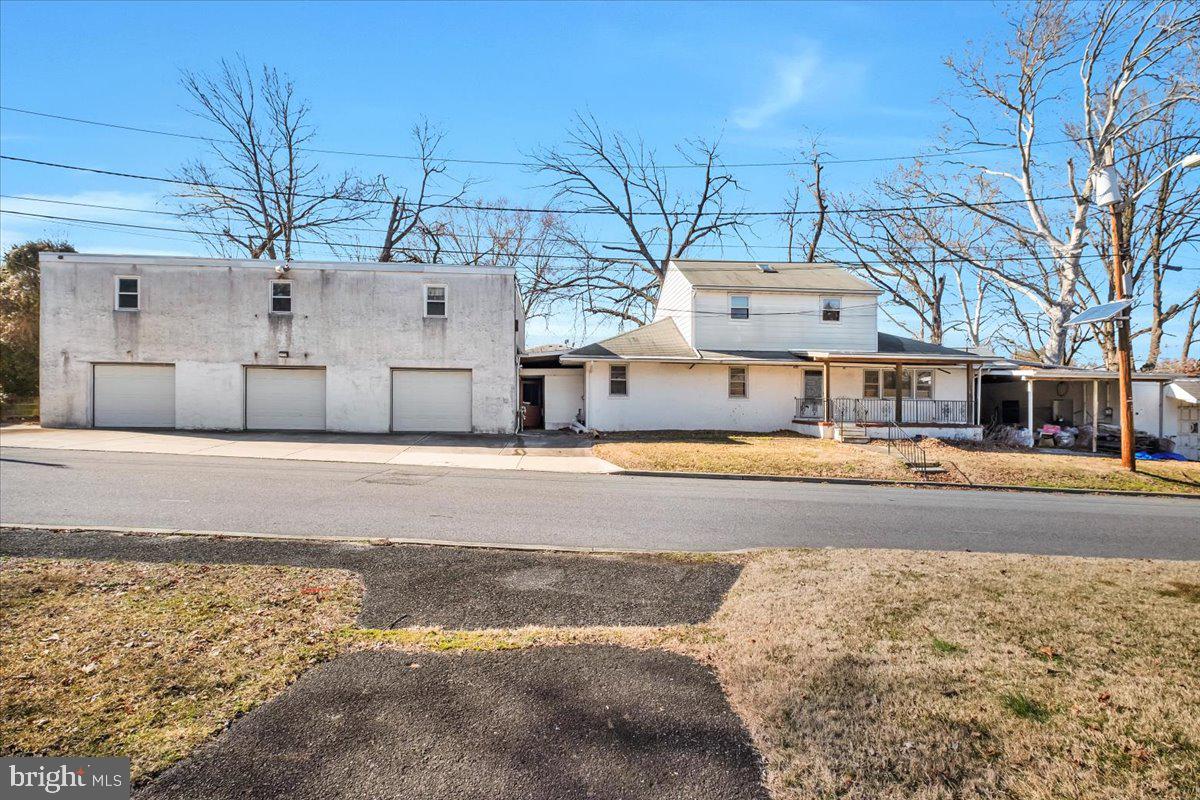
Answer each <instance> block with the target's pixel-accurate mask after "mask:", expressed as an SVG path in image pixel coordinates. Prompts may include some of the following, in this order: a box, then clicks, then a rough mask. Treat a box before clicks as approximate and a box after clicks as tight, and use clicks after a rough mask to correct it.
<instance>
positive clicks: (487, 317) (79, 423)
mask: <svg viewBox="0 0 1200 800" xmlns="http://www.w3.org/2000/svg"><path fill="white" fill-rule="evenodd" d="M41 274H42V278H41V280H42V301H41V309H42V310H41V415H42V424H43V425H44V426H47V427H89V426H95V427H114V428H121V427H137V428H181V429H197V430H328V431H352V432H388V431H463V432H468V431H469V432H478V433H508V432H512V431H513V430H514V429H515V427H516V421H517V409H518V401H517V377H516V376H517V369H518V355H519V352H520V350H521V349H522V348H523V337H524V315H523V313H522V310H521V309H522V306H521V302H520V298H519V295H518V291H517V286H516V278H515V275H514V273H513V270H511V269H507V268H498V267H474V266H470V267H467V266H447V265H431V264H395V263H388V264H381V263H341V262H336V263H329V262H290V263H289V262H276V261H265V260H257V261H246V260H230V259H206V258H177V257H158V256H153V257H151V256H120V255H115V256H113V255H82V254H76V253H43V254H42V255H41Z"/></svg>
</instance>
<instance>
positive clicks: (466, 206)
mask: <svg viewBox="0 0 1200 800" xmlns="http://www.w3.org/2000/svg"><path fill="white" fill-rule="evenodd" d="M0 159H3V160H5V161H15V162H18V163H21V164H33V165H35V166H39V167H53V168H55V169H66V170H72V171H75V172H87V173H91V174H94V175H109V176H112V177H116V178H130V179H133V180H141V181H156V182H159V183H170V184H175V185H177V186H201V187H204V188H208V189H224V190H226V191H231V192H245V191H247V189H246V188H245V187H242V186H227V185H223V184H219V183H202V182H197V181H187V180H183V179H180V178H165V177H162V176H159V175H141V174H138V173H133V172H118V171H115V170H107V169H100V168H98V167H82V166H78V165H75V164H59V163H57V162H54V161H39V160H37V159H33V158H20V157H18V156H8V155H0ZM291 196H292V197H302V198H304V199H306V200H350V199H352V198H346V197H339V196H333V195H321V194H307V193H304V192H295V193H293V194H292V195H291ZM1072 198H1074V195H1071V194H1060V195H1045V196H1042V197H1034V198H1032V200H1033V201H1035V202H1040V201H1045V200H1069V199H1072ZM353 201H354V202H361V203H371V204H375V205H386V206H390V205H391V204H392V201H391V200H390V199H389V200H381V199H378V198H353ZM1027 202H1029V200H1027V199H1025V198H1022V199H1015V200H981V201H978V202H975V203H972V205H974V206H1004V205H1018V204H1025V203H1027ZM438 207H439V208H454V209H462V210H467V211H509V212H517V213H525V214H571V215H573V214H592V215H604V216H607V215H611V214H612V213H613V212H612V211H611V210H609V209H605V208H522V207H514V206H488V205H475V204H472V203H443V204H439V205H438ZM962 207H963V204H962V203H930V204H924V205H915V206H912V205H909V206H890V207H888V206H884V207H879V208H829V209H826V210H824V211H821V210H813V211H791V210H787V209H785V210H782V211H739V212H728V213H729V216H742V217H779V216H783V215H785V214H787V215H791V216H815V215H818V214H878V213H889V212H896V211H932V210H936V209H945V208H962ZM627 213H629V214H630V215H632V216H639V217H659V216H662V215H661V214H660V213H659V212H657V211H631V212H627ZM723 213H726V212H722V211H708V212H702V214H701V216H714V215H719V214H723Z"/></svg>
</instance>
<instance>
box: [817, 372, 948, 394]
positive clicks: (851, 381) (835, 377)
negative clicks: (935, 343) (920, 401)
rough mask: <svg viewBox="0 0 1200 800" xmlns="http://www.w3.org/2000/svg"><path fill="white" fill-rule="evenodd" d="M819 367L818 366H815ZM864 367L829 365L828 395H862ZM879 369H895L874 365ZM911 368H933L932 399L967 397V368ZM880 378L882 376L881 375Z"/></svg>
mask: <svg viewBox="0 0 1200 800" xmlns="http://www.w3.org/2000/svg"><path fill="white" fill-rule="evenodd" d="M817 369H820V367H817ZM864 369H866V368H864V367H830V368H829V388H830V392H829V396H830V397H862V396H863V371H864ZM876 369H880V370H891V369H895V368H894V367H890V366H880V367H876ZM905 369H912V370H924V369H928V370H933V399H934V400H966V399H967V368H966V367H938V366H932V367H931V366H912V367H905ZM881 380H882V376H881Z"/></svg>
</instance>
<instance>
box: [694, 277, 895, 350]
mask: <svg viewBox="0 0 1200 800" xmlns="http://www.w3.org/2000/svg"><path fill="white" fill-rule="evenodd" d="M731 294H748V295H749V296H750V318H749V319H745V320H735V319H730V317H729V295H731ZM821 297H841V298H842V318H841V321H839V322H822V321H821V317H820V298H821ZM695 309H696V312H697V313H696V316H695V341H694V342H693V344H694V346H695V347H696V348H698V349H700V350H722V349H724V350H797V349H807V350H846V351H859V352H862V351H866V352H874V351H875V350H877V349H878V347H879V337H878V331H877V329H876V321H875V314H876V303H875V298H874V296H871V295H853V294H848V295H837V294H829V293H822V294H817V293H812V292H754V291H746V292H729V291H717V290H712V289H701V290H697V292H696V303H695Z"/></svg>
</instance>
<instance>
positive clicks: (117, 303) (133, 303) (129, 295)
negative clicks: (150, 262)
mask: <svg viewBox="0 0 1200 800" xmlns="http://www.w3.org/2000/svg"><path fill="white" fill-rule="evenodd" d="M113 291H114V292H115V294H116V298H115V300H114V304H113V308H115V309H116V310H117V311H138V310H140V309H141V307H142V280H141V278H138V277H135V276H130V275H118V276H117V278H116V281H115V282H114V283H113Z"/></svg>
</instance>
